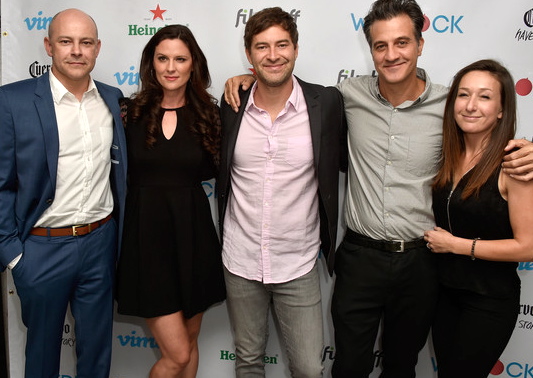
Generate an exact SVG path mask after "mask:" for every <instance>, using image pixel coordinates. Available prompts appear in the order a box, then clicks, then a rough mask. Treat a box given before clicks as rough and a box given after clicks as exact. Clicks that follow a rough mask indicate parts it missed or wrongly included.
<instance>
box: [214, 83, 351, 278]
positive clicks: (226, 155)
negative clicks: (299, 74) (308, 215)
mask: <svg viewBox="0 0 533 378" xmlns="http://www.w3.org/2000/svg"><path fill="white" fill-rule="evenodd" d="M297 80H298V83H300V86H301V87H302V91H303V94H304V97H305V102H306V104H307V112H308V113H309V127H310V128H311V140H312V143H313V156H314V165H315V170H316V174H317V178H318V197H319V200H320V239H321V244H322V245H321V249H322V252H323V253H324V255H325V256H326V259H327V265H328V270H329V273H330V274H333V267H334V265H335V245H336V241H337V220H338V213H339V210H338V207H339V194H338V191H339V169H341V170H343V171H345V170H346V166H347V164H348V157H347V141H346V138H347V136H346V134H347V131H346V129H347V128H346V118H345V116H344V102H343V99H342V96H341V94H340V92H339V91H338V90H337V89H336V88H333V87H323V86H322V85H317V84H311V83H307V82H305V81H303V80H300V79H298V78H297ZM250 93H251V90H250V89H249V90H248V91H246V92H242V91H241V93H240V99H241V106H240V108H239V111H238V112H237V113H235V112H234V111H233V110H232V109H231V107H230V106H229V105H228V104H227V103H226V101H224V98H222V100H221V101H220V104H221V105H220V118H221V121H222V146H221V155H220V160H221V161H220V173H219V176H218V178H217V190H218V213H219V218H218V219H219V227H220V234H221V235H223V226H224V216H225V213H226V207H227V203H228V195H229V193H230V191H231V185H230V183H231V177H230V176H231V164H232V161H233V153H234V151H235V143H236V142H237V136H238V134H239V128H240V125H241V121H242V117H243V114H244V110H245V106H246V104H247V102H248V98H249V97H250ZM295 211H298V210H295ZM222 242H224V240H222Z"/></svg>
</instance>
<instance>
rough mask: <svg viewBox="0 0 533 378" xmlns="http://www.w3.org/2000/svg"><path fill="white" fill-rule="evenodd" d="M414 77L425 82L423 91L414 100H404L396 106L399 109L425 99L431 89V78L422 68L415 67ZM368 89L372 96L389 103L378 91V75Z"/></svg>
mask: <svg viewBox="0 0 533 378" xmlns="http://www.w3.org/2000/svg"><path fill="white" fill-rule="evenodd" d="M416 77H418V78H419V79H422V80H424V82H425V83H426V84H425V88H424V92H422V94H421V95H420V96H419V97H418V98H417V99H416V100H414V101H405V102H404V103H402V104H401V105H399V106H397V108H400V109H401V108H408V107H410V106H413V105H416V104H418V103H419V102H423V101H425V100H426V99H427V98H428V97H429V93H430V90H431V80H430V79H429V76H428V74H427V73H426V71H425V70H424V69H422V68H418V67H417V69H416ZM370 91H371V92H372V95H373V96H374V97H376V98H378V99H379V100H380V101H381V102H383V103H386V104H389V102H388V101H387V99H386V98H385V97H383V96H382V95H381V93H380V92H379V84H378V77H376V78H375V80H374V82H373V83H372V85H371V86H370Z"/></svg>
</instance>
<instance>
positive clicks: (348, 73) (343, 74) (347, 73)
mask: <svg viewBox="0 0 533 378" xmlns="http://www.w3.org/2000/svg"><path fill="white" fill-rule="evenodd" d="M370 75H371V76H372V77H377V76H378V73H377V71H376V70H372V73H371V74H370ZM359 76H363V75H357V74H356V73H355V70H350V69H345V68H343V69H341V70H340V71H339V74H338V75H337V84H339V83H340V82H341V81H343V80H345V79H348V78H350V77H359Z"/></svg>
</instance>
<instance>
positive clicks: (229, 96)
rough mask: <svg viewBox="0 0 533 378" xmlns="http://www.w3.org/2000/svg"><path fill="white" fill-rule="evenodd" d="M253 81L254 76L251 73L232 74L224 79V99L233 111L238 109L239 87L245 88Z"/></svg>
mask: <svg viewBox="0 0 533 378" xmlns="http://www.w3.org/2000/svg"><path fill="white" fill-rule="evenodd" d="M254 82H255V77H254V76H253V75H240V76H233V77H231V78H229V79H228V80H227V81H226V84H225V85H224V100H226V102H227V103H228V104H229V105H230V106H231V108H232V109H233V111H235V113H237V112H238V111H239V106H241V100H240V98H239V88H240V87H242V89H243V90H247V89H248V88H250V87H251V86H252V84H253V83H254Z"/></svg>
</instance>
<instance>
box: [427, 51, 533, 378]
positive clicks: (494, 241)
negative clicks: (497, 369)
mask: <svg viewBox="0 0 533 378" xmlns="http://www.w3.org/2000/svg"><path fill="white" fill-rule="evenodd" d="M515 129H516V98H515V92H514V82H513V79H512V77H511V75H510V74H509V72H508V71H507V70H506V69H505V68H504V67H502V66H501V65H500V64H499V63H497V62H495V61H492V60H481V61H478V62H475V63H472V64H471V65H469V66H467V67H465V68H463V69H462V70H461V71H459V73H458V74H457V75H456V76H455V78H454V81H453V83H452V86H451V88H450V92H449V95H448V99H447V102H446V108H445V111H444V124H443V158H442V162H441V167H440V169H439V172H438V174H437V176H436V178H435V182H434V184H433V211H434V213H435V221H436V224H437V227H435V228H434V229H433V230H429V231H426V232H425V240H426V241H427V242H428V243H427V246H428V248H429V249H430V250H432V251H433V252H436V253H439V261H438V262H439V264H438V272H439V281H440V285H441V291H440V298H439V305H438V309H437V315H436V319H435V322H434V325H433V344H434V347H435V353H436V357H437V365H438V375H439V378H451V377H453V378H461V377H464V378H467V377H468V378H485V377H487V376H488V375H489V373H490V371H491V369H492V368H493V366H494V364H495V363H496V362H497V360H498V358H499V356H500V355H501V353H502V352H503V350H504V349H505V347H506V345H507V343H508V341H509V339H510V337H511V334H512V332H513V329H514V327H515V323H516V319H517V316H518V311H519V304H520V279H519V277H518V274H517V272H516V267H517V263H516V262H517V261H531V260H532V259H533V233H532V232H531V224H532V223H533V183H532V182H523V181H518V180H515V179H513V178H512V177H509V176H508V175H506V174H504V173H503V172H502V171H501V169H500V164H501V161H502V159H503V156H504V154H505V152H504V148H505V146H506V144H507V141H508V140H509V139H512V138H513V137H514V134H515Z"/></svg>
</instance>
